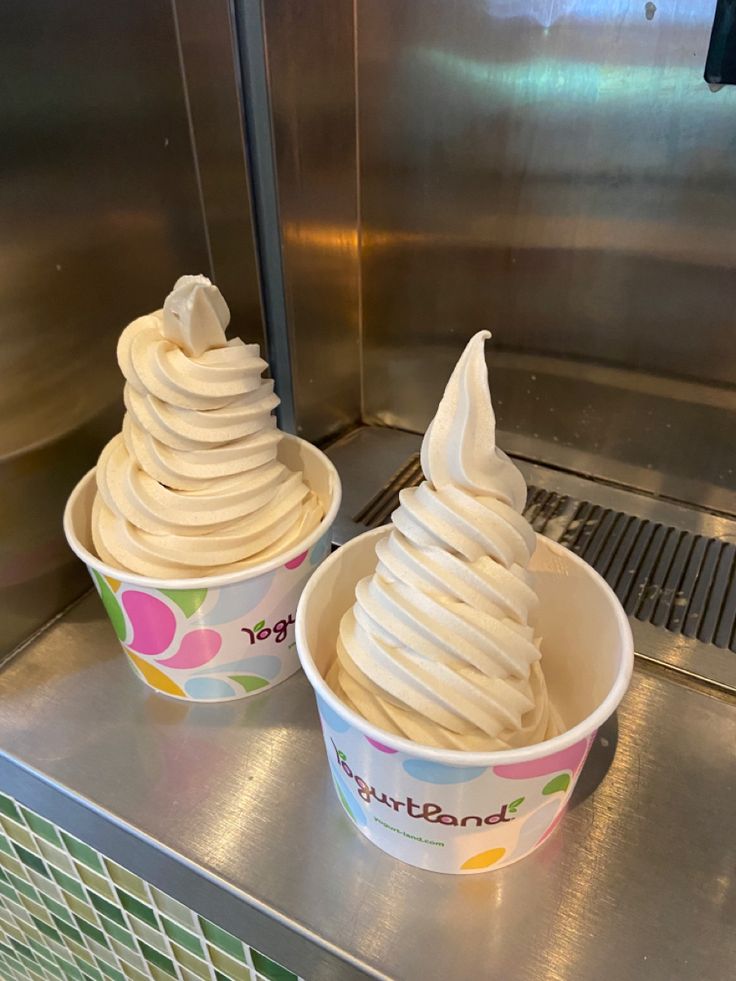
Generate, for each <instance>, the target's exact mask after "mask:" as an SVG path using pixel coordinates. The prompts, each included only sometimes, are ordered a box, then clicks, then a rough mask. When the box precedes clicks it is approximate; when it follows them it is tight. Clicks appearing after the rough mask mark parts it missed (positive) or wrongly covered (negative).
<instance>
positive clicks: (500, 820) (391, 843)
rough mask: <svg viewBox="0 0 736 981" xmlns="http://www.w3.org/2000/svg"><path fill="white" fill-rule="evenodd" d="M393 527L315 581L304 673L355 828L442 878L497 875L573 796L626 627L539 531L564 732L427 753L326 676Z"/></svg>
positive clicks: (612, 693)
mask: <svg viewBox="0 0 736 981" xmlns="http://www.w3.org/2000/svg"><path fill="white" fill-rule="evenodd" d="M389 534H390V526H387V527H384V528H379V529H377V530H375V531H371V532H368V533H366V534H364V535H361V536H360V537H358V538H356V539H353V541H351V542H349V543H348V544H347V545H344V546H343V547H342V548H341V549H340V550H339V551H337V552H335V553H334V554H333V555H332V556H331V557H330V558H329V559H327V561H326V562H324V564H323V565H322V566H321V567H320V568H319V569H318V571H317V572H316V574H315V575H314V576H313V577H312V579H311V580H310V581H309V583H308V584H307V586H306V588H305V590H304V592H303V594H302V598H301V600H300V602H299V607H298V609H297V614H296V643H297V649H298V652H299V657H300V660H301V663H302V667H303V668H304V671H305V673H306V675H307V677H308V679H309V681H310V683H311V685H312V687H313V688H314V691H315V694H316V696H317V704H318V708H319V714H320V720H321V723H322V731H323V735H324V741H325V747H326V750H327V760H328V764H329V768H330V773H331V776H332V780H333V783H334V785H335V790H336V792H337V796H338V798H339V800H340V802H341V803H342V806H343V808H344V810H345V812H346V813H347V815H348V817H349V818H350V820H351V821H352V822H353V823H354V824H355V825H356V826H357V828H358V829H359V831H360V832H361V833H362V834H363V835H365V836H366V837H367V838H368V839H369V840H370V841H372V842H373V843H374V844H376V845H378V847H379V848H381V849H382V850H383V851H385V852H387V853H388V854H389V855H392V856H394V857H395V858H398V859H400V860H401V861H404V862H407V863H408V864H409V865H415V866H418V867H419V868H423V869H429V870H432V871H436V872H450V873H460V874H471V873H476V872H483V871H485V870H487V869H498V868H501V867H503V866H505V865H509V864H511V863H512V862H516V861H518V860H519V859H521V858H523V857H524V856H525V855H528V854H529V853H530V852H532V851H534V849H535V848H537V847H539V845H541V844H542V842H544V841H545V840H546V839H547V837H548V836H549V835H550V834H551V833H552V831H553V830H554V828H555V827H556V825H557V824H558V822H559V821H560V819H561V817H562V815H563V813H564V810H565V806H566V804H567V803H568V801H569V799H570V795H571V794H572V791H573V788H574V787H575V783H576V781H577V779H578V776H579V774H580V771H581V769H582V767H583V764H584V763H585V759H586V757H587V755H588V752H589V750H590V747H591V745H592V742H593V740H594V738H595V735H596V732H597V730H598V729H599V727H600V726H601V725H602V724H603V723H604V722H605V721H606V720H607V719H608V718H609V717H610V716H611V715H612V713H613V712H614V711H615V709H616V707H617V706H618V704H619V702H620V701H621V699H622V698H623V695H624V693H625V692H626V689H627V687H628V684H629V680H630V677H631V672H632V668H633V639H632V635H631V628H630V626H629V622H628V619H627V617H626V614H625V613H624V611H623V609H622V607H621V605H620V603H619V602H618V600H617V598H616V596H615V594H614V593H613V591H612V589H611V588H610V587H609V586H608V584H607V583H606V582H605V581H604V580H603V579H602V578H601V577H600V576H599V575H598V573H597V572H595V570H594V569H592V568H591V567H590V566H589V565H587V564H586V563H585V562H583V560H582V559H580V558H579V557H578V556H576V555H575V554H573V553H572V552H570V551H568V550H567V549H565V548H564V547H563V546H561V545H558V544H556V543H555V542H552V541H549V540H548V539H545V538H543V537H542V536H537V544H536V550H535V551H534V554H533V557H532V560H531V563H530V566H529V568H530V570H531V571H532V572H533V573H534V575H535V587H536V591H537V593H538V596H539V610H538V614H537V629H538V632H539V634H540V636H541V637H542V652H543V659H544V666H545V677H546V682H547V687H548V690H549V697H550V699H551V700H552V702H553V703H554V705H555V707H556V709H557V710H558V712H559V715H560V717H561V719H562V720H564V723H565V729H564V731H563V732H562V733H561V734H559V735H555V736H553V737H552V738H549V739H546V740H544V741H542V742H538V743H535V744H531V745H527V746H522V747H519V748H514V749H506V750H499V751H494V752H470V751H464V750H457V749H445V748H439V747H431V746H424V745H420V744H419V743H416V742H412V741H409V740H408V739H405V738H403V737H401V736H397V735H395V734H390V733H388V732H385V731H383V730H381V729H380V728H378V727H377V726H375V725H372V724H371V723H369V722H367V721H366V719H365V718H363V717H362V716H361V715H359V714H358V713H357V712H355V711H353V710H352V709H351V708H348V707H347V706H346V705H345V704H344V703H343V702H342V701H341V700H340V699H339V698H338V697H337V695H336V694H335V693H334V691H333V690H332V689H331V688H330V686H329V685H328V683H327V681H326V680H325V678H326V675H327V673H328V672H329V670H330V668H331V666H332V664H333V662H334V659H335V651H336V645H337V638H338V631H339V627H340V621H341V619H342V617H343V615H344V614H345V612H346V611H347V610H348V609H350V607H351V606H352V604H353V603H354V601H355V587H356V584H357V583H358V582H359V581H360V580H361V579H363V578H364V577H365V576H369V575H371V574H372V573H373V571H374V569H375V567H376V562H377V557H376V545H377V544H378V543H379V542H380V541H382V540H384V539H386V537H387V536H388V535H389Z"/></svg>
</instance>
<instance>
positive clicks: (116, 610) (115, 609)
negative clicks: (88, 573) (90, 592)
mask: <svg viewBox="0 0 736 981" xmlns="http://www.w3.org/2000/svg"><path fill="white" fill-rule="evenodd" d="M92 575H93V576H94V578H95V581H96V583H97V587H98V589H99V591H100V599H101V600H102V605H103V606H104V607H105V612H106V613H107V615H108V617H109V618H110V623H111V624H112V627H113V630H114V631H115V634H116V636H117V638H118V640H120V641H123V640H125V637H126V634H127V629H126V626H125V616H124V615H123V611H122V610H121V609H120V604H119V603H118V601H117V600H116V599H115V596H114V595H113V591H112V590H111V589H110V587H109V585H108V583H107V580H106V579H105V577H104V576H101V575H100V574H99V572H95V570H94V569H93V570H92Z"/></svg>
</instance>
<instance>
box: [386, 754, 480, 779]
mask: <svg viewBox="0 0 736 981" xmlns="http://www.w3.org/2000/svg"><path fill="white" fill-rule="evenodd" d="M403 766H404V769H405V770H406V772H407V773H408V774H409V776H410V777H414V779H415V780H421V781H422V782H423V783H467V782H468V781H469V780H475V779H477V778H478V777H480V776H481V775H482V774H484V773H485V772H486V770H487V769H488V767H486V766H447V765H446V764H445V763H433V762H432V761H431V760H405V761H404V764H403Z"/></svg>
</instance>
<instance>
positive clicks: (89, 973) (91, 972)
mask: <svg viewBox="0 0 736 981" xmlns="http://www.w3.org/2000/svg"><path fill="white" fill-rule="evenodd" d="M74 960H75V961H76V963H77V967H78V968H79V970H80V971H81V972H82V977H84V978H90V979H91V981H102V974H100V972H99V971H98V970H97V968H96V967H94V965H92V964H87V962H86V961H84V960H83V959H82V958H81V957H77V956H76V955H75V957H74Z"/></svg>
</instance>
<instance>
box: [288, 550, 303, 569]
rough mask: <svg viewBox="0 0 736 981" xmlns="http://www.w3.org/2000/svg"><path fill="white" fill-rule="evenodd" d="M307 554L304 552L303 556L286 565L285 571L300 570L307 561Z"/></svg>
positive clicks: (298, 556)
mask: <svg viewBox="0 0 736 981" xmlns="http://www.w3.org/2000/svg"><path fill="white" fill-rule="evenodd" d="M306 557H307V552H302V554H301V555H297V556H295V557H294V558H293V559H291V560H290V561H289V562H287V563H286V564H285V565H284V568H285V569H298V568H299V566H300V565H301V564H302V562H303V561H304V560H305V559H306Z"/></svg>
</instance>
